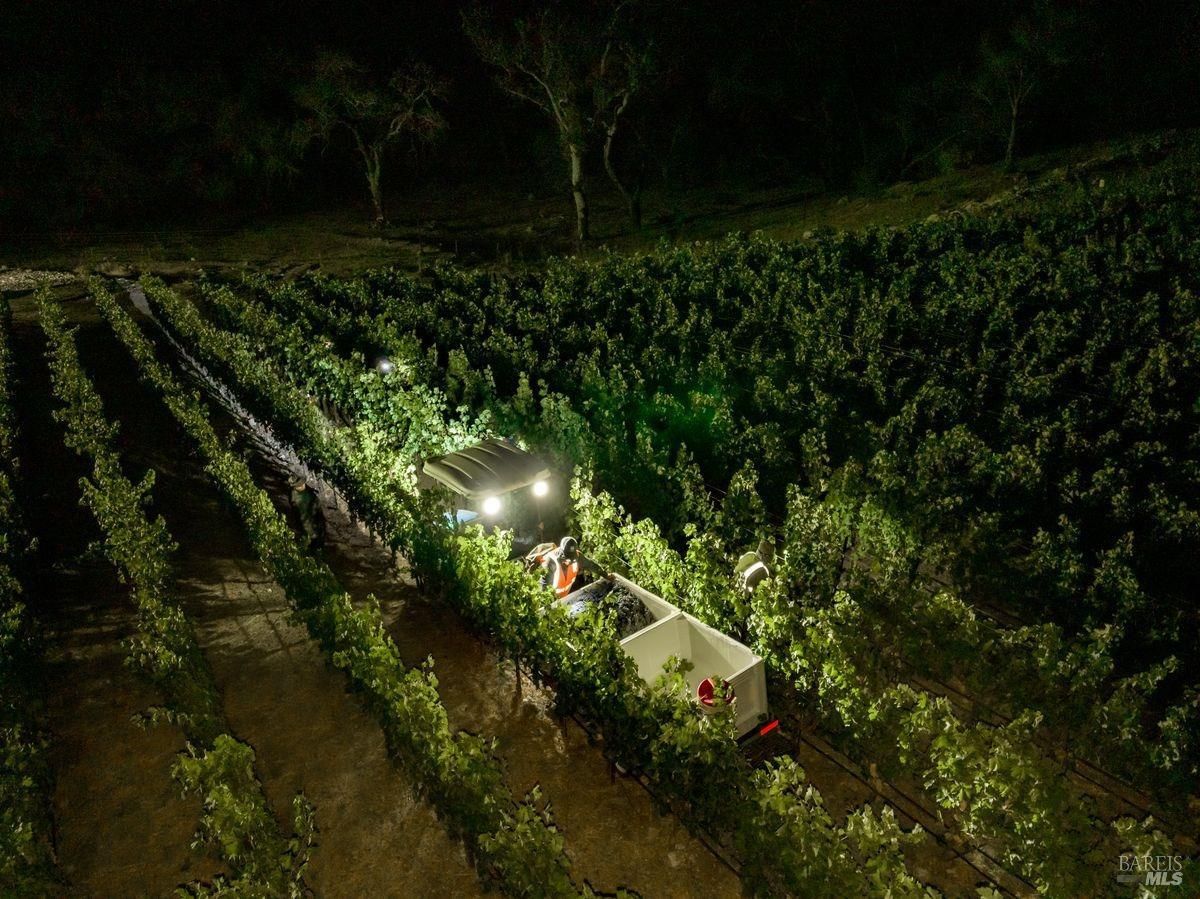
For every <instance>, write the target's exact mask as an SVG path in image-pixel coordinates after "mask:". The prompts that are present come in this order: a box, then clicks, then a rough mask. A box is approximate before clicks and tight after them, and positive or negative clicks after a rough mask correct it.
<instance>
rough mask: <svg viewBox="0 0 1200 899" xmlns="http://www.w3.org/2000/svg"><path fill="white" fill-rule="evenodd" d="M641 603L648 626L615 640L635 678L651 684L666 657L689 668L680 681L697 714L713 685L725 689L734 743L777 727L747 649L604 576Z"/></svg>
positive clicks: (572, 598)
mask: <svg viewBox="0 0 1200 899" xmlns="http://www.w3.org/2000/svg"><path fill="white" fill-rule="evenodd" d="M601 580H607V581H609V582H611V583H612V585H613V586H614V587H620V588H622V589H623V590H624V591H625V592H627V593H629V594H632V595H633V596H634V597H636V598H637V599H638V600H640V601H641V604H642V606H643V607H644V609H645V611H646V613H647V617H648V618H649V619H651V620H650V623H649V624H646V625H645V626H644V627H642V628H640V629H639V630H637V631H635V632H633V633H630V634H628V635H626V636H624V637H622V638H621V641H620V642H621V648H622V649H624V650H625V652H626V654H627V655H628V656H629V657H630V658H632V659H633V660H634V662H636V663H637V666H638V674H639V675H641V677H642V680H644V681H645V682H646V683H653V682H654V681H655V679H657V678H658V677H659V676H660V675H661V674H662V673H663V669H664V666H665V665H666V663H667V661H668V659H670V658H671V657H672V656H674V657H675V658H678V659H686V660H687V661H689V662H691V663H692V668H691V670H690V671H688V672H687V673H686V675H685V677H686V678H687V683H688V688H689V690H690V692H691V694H692V696H693V697H695V699H696V701H697V704H698V705H699V706H700V707H701V708H702V709H707V708H712V706H713V703H712V686H713V683H714V679H716V680H719V681H723V682H725V683H727V684H728V686H729V690H730V693H731V694H732V696H731V698H732V699H733V702H734V726H735V728H736V731H737V736H738V739H739V740H749V739H751V738H753V737H756V736H759V735H763V734H767V733H770V732H771V731H772V730H774V729H775V727H776V726H777V722H775V721H772V720H771V718H770V710H769V708H768V704H767V678H766V670H765V668H764V666H763V660H762V658H761V657H760V656H758V655H755V654H754V653H753V652H752V651H751V650H750V649H749V648H747V647H746V646H744V645H742V644H741V643H739V642H738V641H737V640H734V639H733V638H732V637H730V636H728V635H726V634H723V633H721V632H720V631H718V630H717V629H716V628H713V627H710V626H709V625H707V624H705V623H704V622H702V621H700V620H699V619H697V618H696V617H694V616H692V615H689V614H688V613H687V612H684V611H682V610H681V609H679V608H677V607H676V606H674V605H672V604H671V603H669V602H667V601H666V600H665V599H663V598H662V597H661V596H656V595H655V594H653V593H651V592H650V591H649V590H646V589H645V588H643V587H640V586H638V585H637V584H635V583H634V582H633V581H631V580H629V579H628V578H625V577H622V576H621V575H619V574H616V573H610V574H607V575H604V576H603V578H601ZM591 589H594V587H593V585H587V586H584V587H581V588H580V589H578V590H576V591H574V592H573V593H569V594H567V596H566V597H565V598H563V599H562V600H561V601H562V602H563V603H564V604H566V605H567V606H568V608H570V607H572V606H575V605H577V604H578V603H579V601H580V597H582V596H586V591H588V590H591Z"/></svg>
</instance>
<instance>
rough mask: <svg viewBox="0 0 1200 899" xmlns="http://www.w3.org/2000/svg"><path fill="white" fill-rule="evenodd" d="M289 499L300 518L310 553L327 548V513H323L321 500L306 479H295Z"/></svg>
mask: <svg viewBox="0 0 1200 899" xmlns="http://www.w3.org/2000/svg"><path fill="white" fill-rule="evenodd" d="M291 486H292V493H291V496H290V497H289V499H290V501H291V504H292V508H293V509H295V510H296V515H297V516H298V517H299V518H300V529H301V530H302V531H303V532H304V538H305V540H306V542H307V546H308V550H309V552H315V551H317V550H320V549H322V548H324V546H325V513H324V512H322V511H321V500H320V499H319V498H318V497H317V494H316V493H315V492H314V491H313V489H312V488H311V487H309V486H308V484H307V483H306V482H305V480H304V478H299V477H298V478H293V479H292V482H291Z"/></svg>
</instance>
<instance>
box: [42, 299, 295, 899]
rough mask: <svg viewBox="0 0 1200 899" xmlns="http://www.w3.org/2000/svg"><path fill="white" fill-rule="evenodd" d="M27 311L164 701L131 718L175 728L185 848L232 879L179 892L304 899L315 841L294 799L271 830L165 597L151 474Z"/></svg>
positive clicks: (139, 665)
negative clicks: (288, 817)
mask: <svg viewBox="0 0 1200 899" xmlns="http://www.w3.org/2000/svg"><path fill="white" fill-rule="evenodd" d="M38 313H39V321H40V322H41V325H42V328H43V330H44V331H45V332H46V336H47V338H48V348H47V359H48V361H49V364H50V378H51V384H52V387H53V391H54V394H55V396H56V397H58V399H59V401H60V402H61V403H62V408H60V409H58V410H57V411H56V412H55V413H54V417H55V418H56V419H58V420H59V421H60V422H62V424H63V425H64V426H65V428H66V445H67V446H68V447H70V448H71V449H73V450H75V452H77V453H79V454H80V455H82V456H85V457H86V458H88V459H90V460H91V462H92V471H91V475H90V476H89V477H85V478H80V482H79V484H80V489H81V491H82V498H81V500H80V502H81V504H82V505H84V506H86V507H87V508H88V510H90V511H91V513H92V515H93V516H94V517H95V519H96V522H97V524H98V525H99V526H100V529H101V531H102V532H103V535H104V540H103V549H104V553H105V555H106V556H107V557H108V559H109V561H111V562H112V564H113V566H114V567H115V568H116V569H117V571H118V572H119V574H120V576H121V579H122V580H123V581H124V582H126V583H127V584H129V586H130V591H131V598H132V600H133V603H134V605H135V606H136V608H137V619H136V626H137V633H136V634H135V635H134V636H133V637H131V638H129V639H128V640H127V641H126V650H127V651H128V653H129V655H128V657H127V663H128V665H129V666H130V667H131V668H132V669H134V670H135V671H136V672H137V673H138V674H140V675H141V676H142V677H144V678H145V679H146V680H147V681H148V682H149V683H151V684H152V685H153V686H154V687H155V688H156V689H158V691H159V692H160V693H161V695H162V696H163V699H164V705H163V706H162V707H160V708H154V709H151V710H149V711H148V712H147V713H145V714H144V715H143V716H142V720H143V722H145V723H149V722H154V721H158V720H166V721H170V722H173V723H175V724H178V725H179V726H180V727H181V728H182V729H183V732H184V734H185V735H186V737H187V740H188V745H187V750H186V753H185V754H184V755H182V756H180V757H179V758H178V759H177V760H176V762H175V764H174V766H173V769H172V773H173V775H174V777H175V779H176V780H177V781H178V782H179V784H180V785H181V786H182V787H183V789H184V791H185V792H190V793H195V794H197V795H199V796H200V797H201V799H202V801H203V809H204V811H203V817H202V820H201V828H200V834H199V836H198V838H197V841H196V843H197V845H209V846H212V847H213V848H215V849H216V850H218V851H219V852H220V854H221V857H222V859H223V860H224V861H225V863H226V864H227V865H228V866H229V868H230V869H231V871H232V872H233V875H232V876H231V877H226V876H218V877H216V878H214V880H213V881H212V882H211V883H197V884H189V885H188V886H187V888H186V891H187V893H188V894H190V895H197V896H208V895H213V896H216V895H249V896H290V897H300V896H304V895H307V886H306V885H305V883H304V880H303V874H304V869H305V867H306V866H307V864H308V858H309V855H310V853H311V851H312V848H313V845H314V843H315V837H316V828H315V823H314V821H315V815H314V810H313V808H312V806H311V804H310V803H309V802H308V801H307V800H305V799H304V797H303V796H302V795H297V796H296V797H295V799H294V801H293V803H292V824H293V827H294V828H295V830H294V835H292V836H290V837H289V836H286V835H284V834H282V833H281V832H280V830H279V825H278V823H277V822H276V820H275V816H274V813H273V812H272V810H271V808H270V806H269V805H268V803H267V799H266V796H265V795H264V793H263V786H262V783H261V782H260V781H259V780H258V777H257V776H256V775H255V773H254V750H253V749H252V748H251V747H250V746H249V745H248V744H246V743H244V742H242V741H240V740H238V739H237V738H235V737H234V736H232V735H231V734H230V733H229V732H228V725H227V723H226V722H225V720H224V716H223V713H222V711H221V700H220V695H219V694H218V692H217V687H216V684H215V683H214V682H213V678H212V672H211V671H210V669H209V667H208V663H207V662H206V660H205V658H204V655H203V653H202V651H201V649H200V646H199V644H198V643H197V642H196V635H195V631H194V628H193V627H192V623H191V621H190V620H189V619H188V618H187V616H186V614H185V613H184V611H183V608H182V607H181V605H180V604H179V601H178V600H177V599H176V597H175V596H174V592H173V591H174V582H173V579H172V573H171V555H172V554H173V553H174V551H175V549H176V546H175V544H174V543H173V541H172V540H171V536H170V534H169V533H168V532H167V527H166V524H165V523H164V522H163V520H162V518H161V517H158V518H154V519H151V518H150V517H149V516H148V515H147V514H146V512H145V506H146V505H147V504H148V503H149V501H150V491H151V488H152V487H153V484H154V477H153V474H154V473H153V471H150V472H147V475H146V477H145V479H144V480H143V481H142V482H141V483H140V484H134V483H133V482H131V481H130V480H129V479H128V478H126V477H125V475H124V474H123V473H122V470H121V458H120V455H119V454H118V453H117V451H116V450H115V449H114V442H115V440H116V436H117V427H116V425H115V424H114V423H112V422H110V421H109V420H108V419H107V418H106V417H105V414H104V409H103V406H102V404H101V400H100V396H99V394H98V393H97V392H96V390H95V387H94V386H93V385H92V383H91V381H90V379H89V378H88V376H87V373H86V372H85V371H84V370H83V366H82V364H81V363H80V359H79V353H78V350H77V348H76V345H75V338H74V332H73V331H72V330H70V329H69V328H68V326H67V321H66V316H65V314H64V312H63V311H62V309H61V308H60V307H59V305H58V304H57V303H55V302H53V301H52V300H51V299H50V298H49V296H48V295H47V294H45V293H42V294H40V295H39V297H38Z"/></svg>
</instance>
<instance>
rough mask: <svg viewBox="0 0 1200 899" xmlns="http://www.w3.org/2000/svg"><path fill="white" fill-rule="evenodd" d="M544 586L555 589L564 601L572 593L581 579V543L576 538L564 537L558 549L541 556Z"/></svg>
mask: <svg viewBox="0 0 1200 899" xmlns="http://www.w3.org/2000/svg"><path fill="white" fill-rule="evenodd" d="M540 562H541V566H542V586H543V587H553V588H554V593H555V595H556V596H557V597H558V598H559V599H562V598H563V597H564V596H566V595H567V594H568V593H570V592H571V586H572V585H573V584H574V583H575V579H576V578H577V577H579V543H578V541H577V540H576V539H575V538H574V537H563V538H562V541H561V542H560V543H559V544H558V546H557V547H555V548H554V549H552V550H550V551H549V552H547V553H545V554H544V555H542V556H541V559H540Z"/></svg>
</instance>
